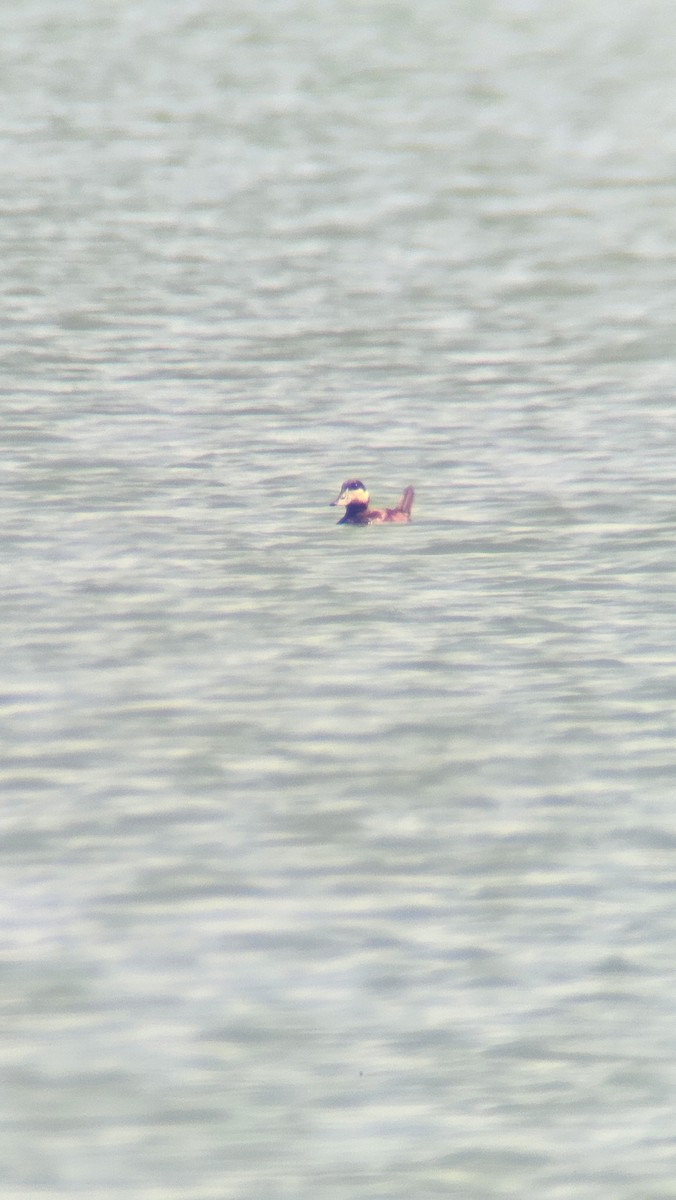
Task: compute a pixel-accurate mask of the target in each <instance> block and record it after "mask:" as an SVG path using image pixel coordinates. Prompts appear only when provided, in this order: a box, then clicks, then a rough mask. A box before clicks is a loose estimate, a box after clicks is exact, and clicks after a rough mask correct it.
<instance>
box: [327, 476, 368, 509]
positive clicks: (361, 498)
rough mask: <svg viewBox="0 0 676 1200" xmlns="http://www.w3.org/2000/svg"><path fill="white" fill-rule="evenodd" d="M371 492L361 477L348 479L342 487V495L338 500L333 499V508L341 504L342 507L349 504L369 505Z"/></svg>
mask: <svg viewBox="0 0 676 1200" xmlns="http://www.w3.org/2000/svg"><path fill="white" fill-rule="evenodd" d="M368 502H369V494H368V492H367V490H366V488H365V487H364V485H363V483H361V481H360V480H359V479H348V480H347V481H346V482H345V483H344V484H343V486H342V488H341V489H340V495H339V496H338V499H337V500H332V501H331V505H330V507H331V508H335V507H336V505H340V507H341V508H347V506H348V504H365V505H368Z"/></svg>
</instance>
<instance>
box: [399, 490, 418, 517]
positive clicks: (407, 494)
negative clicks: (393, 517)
mask: <svg viewBox="0 0 676 1200" xmlns="http://www.w3.org/2000/svg"><path fill="white" fill-rule="evenodd" d="M414 496H415V492H414V491H413V488H412V487H407V488H404V490H403V492H402V493H401V500H400V501H399V503H398V505H397V508H398V509H399V512H403V513H406V516H407V517H410V515H411V509H412V508H413V497H414Z"/></svg>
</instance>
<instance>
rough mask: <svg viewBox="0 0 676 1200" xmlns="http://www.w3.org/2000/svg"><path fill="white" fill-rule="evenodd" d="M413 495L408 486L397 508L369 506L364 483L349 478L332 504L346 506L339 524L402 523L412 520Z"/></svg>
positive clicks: (411, 489)
mask: <svg viewBox="0 0 676 1200" xmlns="http://www.w3.org/2000/svg"><path fill="white" fill-rule="evenodd" d="M413 496H414V491H413V488H412V487H407V488H404V490H403V492H402V495H401V500H400V501H399V503H398V504H397V506H396V508H369V502H370V497H369V494H368V492H367V490H366V488H365V487H364V485H363V483H361V481H360V480H359V479H348V480H347V481H346V482H345V483H344V484H343V486H342V488H341V489H340V495H339V496H338V499H337V500H333V501H332V505H341V506H344V508H345V516H344V517H341V519H340V521H339V522H338V524H339V525H386V524H395V523H396V524H400V525H402V524H406V523H407V522H408V521H410V520H411V508H412V507H413Z"/></svg>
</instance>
